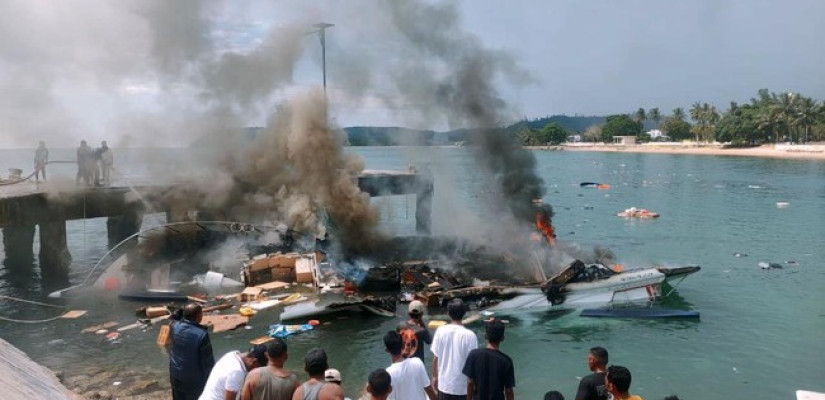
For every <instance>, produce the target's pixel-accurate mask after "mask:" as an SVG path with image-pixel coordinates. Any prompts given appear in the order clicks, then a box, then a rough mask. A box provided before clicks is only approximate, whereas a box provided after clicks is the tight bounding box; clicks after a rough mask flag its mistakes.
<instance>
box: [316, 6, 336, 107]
mask: <svg viewBox="0 0 825 400" xmlns="http://www.w3.org/2000/svg"><path fill="white" fill-rule="evenodd" d="M312 26H313V27H314V28H318V30H317V31H316V32H318V37H319V38H320V39H321V72H322V73H323V76H324V97H326V95H327V36H326V31H327V28H331V27H333V26H335V25H333V24H328V23H326V22H320V23H317V24H315V25H312Z"/></svg>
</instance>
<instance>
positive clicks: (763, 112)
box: [759, 107, 782, 143]
mask: <svg viewBox="0 0 825 400" xmlns="http://www.w3.org/2000/svg"><path fill="white" fill-rule="evenodd" d="M780 126H782V116H781V115H780V114H779V109H778V108H777V107H765V108H762V109H760V111H759V130H761V131H766V132H771V133H773V135H774V143H779V127H780Z"/></svg>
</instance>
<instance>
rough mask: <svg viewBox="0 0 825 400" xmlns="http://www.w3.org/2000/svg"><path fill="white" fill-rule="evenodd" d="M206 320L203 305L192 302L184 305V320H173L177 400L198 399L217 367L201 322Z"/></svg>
mask: <svg viewBox="0 0 825 400" xmlns="http://www.w3.org/2000/svg"><path fill="white" fill-rule="evenodd" d="M202 319H203V309H202V308H201V306H200V304H197V303H189V304H187V305H186V306H184V308H183V320H181V321H178V322H174V323H172V346H171V348H170V349H169V380H170V382H171V384H172V399H173V400H196V399H197V398H198V396H200V395H201V393H203V389H204V387H205V386H206V380H207V379H208V378H209V374H210V373H211V372H212V367H214V366H215V357H214V356H213V355H212V342H211V341H210V340H209V332H208V331H207V330H206V327H205V326H203V325H201V324H200V322H201V320H202Z"/></svg>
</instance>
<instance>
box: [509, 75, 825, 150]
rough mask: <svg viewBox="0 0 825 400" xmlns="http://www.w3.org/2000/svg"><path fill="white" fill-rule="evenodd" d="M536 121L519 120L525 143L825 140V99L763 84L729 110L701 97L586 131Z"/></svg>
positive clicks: (615, 119)
mask: <svg viewBox="0 0 825 400" xmlns="http://www.w3.org/2000/svg"><path fill="white" fill-rule="evenodd" d="M688 117H690V118H689V119H690V120H688ZM534 125H535V124H533V123H519V124H516V125H514V127H518V129H516V130H515V133H516V134H517V135H518V138H519V139H520V140H521V142H522V143H523V144H524V145H527V146H535V145H546V144H551V145H555V144H559V143H562V142H565V141H567V139H568V137H569V136H570V135H572V134H580V135H581V138H582V140H584V141H590V142H607V143H610V142H612V141H613V137H614V136H636V137H637V140H638V141H639V142H645V141H650V140H667V141H683V140H694V141H697V142H713V141H718V142H725V143H732V144H737V145H756V144H762V143H780V142H792V143H808V142H812V141H822V140H825V103H823V102H820V101H817V100H815V99H812V98H810V97H806V96H804V95H802V94H801V93H779V94H777V93H773V92H770V91H768V89H761V90H759V91H758V93H757V96H756V97H754V98H751V99H750V102H749V103H745V104H738V103H736V102H731V103H730V105H729V107H728V109H727V110H725V111H723V112H720V111H719V110H718V109H717V108H716V106H714V105H711V104H708V103H705V102H696V103H694V104H693V105H692V106H691V107H690V109H689V110H688V111H687V112H685V109H684V108H681V107H678V108H675V109H674V110H673V111H672V112H671V113H670V114H669V115H664V114H662V113H661V112H660V110H659V108H651V109H650V110H645V109H644V108H639V109H638V110H636V112H634V113H626V114H615V115H609V116H607V117H606V118H605V120H604V123H601V124H594V125H591V126H590V127H588V128H587V129H585V130H584V131H572V130H568V129H566V128H565V127H564V126H563V125H561V124H559V123H557V122H550V123H547V124H546V125H545V126H544V127H543V128H535V127H532V126H534ZM646 127H652V128H655V129H657V130H659V131H660V132H661V133H662V134H663V136H662V137H651V136H650V135H648V134H646V133H645V128H646ZM511 131H512V130H511Z"/></svg>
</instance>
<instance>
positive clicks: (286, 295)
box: [50, 218, 700, 320]
mask: <svg viewBox="0 0 825 400" xmlns="http://www.w3.org/2000/svg"><path fill="white" fill-rule="evenodd" d="M539 222H540V221H539V219H538V218H537V227H540V224H539ZM540 232H541V233H543V236H544V237H546V239H547V240H543V239H542V235H539V236H538V238H537V239H538V240H536V241H534V242H533V243H534V245H535V246H536V247H535V249H537V250H536V251H535V252H534V253H533V254H530V257H526V258H529V259H530V260H529V262H528V261H525V260H524V259H523V258H525V257H522V258H519V257H516V256H514V255H512V254H500V253H498V252H496V251H492V250H490V249H485V248H483V247H478V246H477V247H472V246H469V245H467V244H463V243H457V242H456V240H455V239H452V240H450V239H447V238H435V237H416V238H414V239H412V238H406V239H404V238H401V239H399V240H397V241H395V244H394V245H392V246H396V247H397V248H388V249H385V250H386V253H387V255H386V256H385V257H384V258H382V255H380V254H379V255H376V260H372V261H370V262H368V263H363V264H358V263H353V262H347V261H342V260H338V259H335V258H333V257H330V256H329V255H328V254H327V253H326V252H324V251H322V250H320V248H321V247H322V246H317V245H316V243H315V240H314V239H313V240H311V241H309V242H307V241H300V240H297V239H296V238H295V237H293V236H292V235H290V233H289V232H288V231H284V230H282V229H281V230H279V229H276V228H273V227H266V226H255V225H248V224H238V223H224V222H189V223H177V224H169V225H166V226H162V227H157V228H152V230H150V231H149V232H143V233H141V234H138V235H136V236H135V237H132V238H130V239H127V240H126V241H124V242H123V243H121V244H119V245H118V246H116V247H115V248H113V249H112V250H111V251H110V252H109V253H107V255H106V256H104V257H103V259H101V261H100V262H99V263H98V265H96V266H95V268H93V270H92V273H91V274H90V276H88V277H87V279H86V280H84V282H83V283H82V284H81V285H78V286H75V287H72V288H67V289H64V290H62V291H58V292H55V293H52V295H50V296H51V297H64V296H66V295H69V294H70V293H73V292H75V291H82V290H88V289H90V288H92V289H93V290H97V291H102V292H109V293H116V294H117V296H118V297H119V298H121V299H124V300H134V301H142V302H185V301H191V300H192V299H200V300H201V301H203V300H214V299H218V300H220V301H224V302H226V301H229V302H232V303H233V304H234V305H235V307H237V308H238V312H240V313H241V315H245V316H251V315H253V314H255V313H257V312H267V313H268V314H267V315H272V314H274V317H275V318H277V319H278V320H296V319H302V318H311V317H315V316H319V315H325V314H331V313H339V312H354V311H357V312H368V313H372V314H375V315H381V316H387V317H392V316H394V315H395V309H396V304H397V303H398V302H399V301H400V302H404V301H411V300H413V299H418V300H421V301H423V302H424V303H425V304H426V305H427V306H429V307H441V306H444V305H446V303H447V302H448V301H449V300H450V299H453V298H462V299H464V300H466V301H467V302H468V303H469V304H471V305H472V307H473V308H474V309H475V310H477V311H485V310H486V311H491V312H493V311H494V312H502V313H504V312H508V313H509V312H521V311H542V310H566V309H577V308H582V309H583V308H604V307H612V306H615V305H626V304H644V303H650V302H654V301H657V300H660V299H662V298H664V297H667V296H668V295H669V294H670V292H671V291H672V290H670V291H667V290H666V289H665V288H666V287H667V286H663V285H665V283H667V282H672V283H673V284H674V286H675V285H676V284H678V282H681V279H684V277H686V276H688V275H690V274H692V273H694V272H696V271H698V270H699V269H700V268H699V267H698V266H689V267H684V268H675V269H674V268H664V267H650V268H635V269H620V267H618V266H615V265H614V266H612V267H610V266H607V265H604V264H599V263H591V264H586V263H584V262H582V261H579V260H575V261H573V262H571V263H570V264H569V265H568V266H567V267H565V268H564V269H562V270H561V271H559V272H558V273H556V274H554V275H552V276H551V277H550V278H547V277H546V276H545V271H544V269H543V266H542V265H543V261H542V260H543V258H542V256H540V255H539V254H540V253H541V251H543V250H541V249H544V250H546V249H548V248H550V247H551V246H553V243H554V239H555V235H554V234H553V230H552V227H549V228H547V229H541V230H540ZM216 249H220V252H219V253H220V254H218V253H216ZM412 250H415V251H412ZM434 250H437V251H434ZM414 253H417V254H418V255H426V254H435V253H438V254H442V255H443V254H448V255H449V256H447V257H441V258H439V259H435V260H432V259H419V260H413V261H410V259H409V257H410V256H412V255H414ZM533 256H535V259H533V258H534V257H533ZM218 259H221V260H222V261H221V262H220V263H219V262H218ZM350 261H351V260H350ZM356 264H358V265H360V266H355V265H356ZM525 265H529V267H525ZM270 310H271V311H270Z"/></svg>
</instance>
